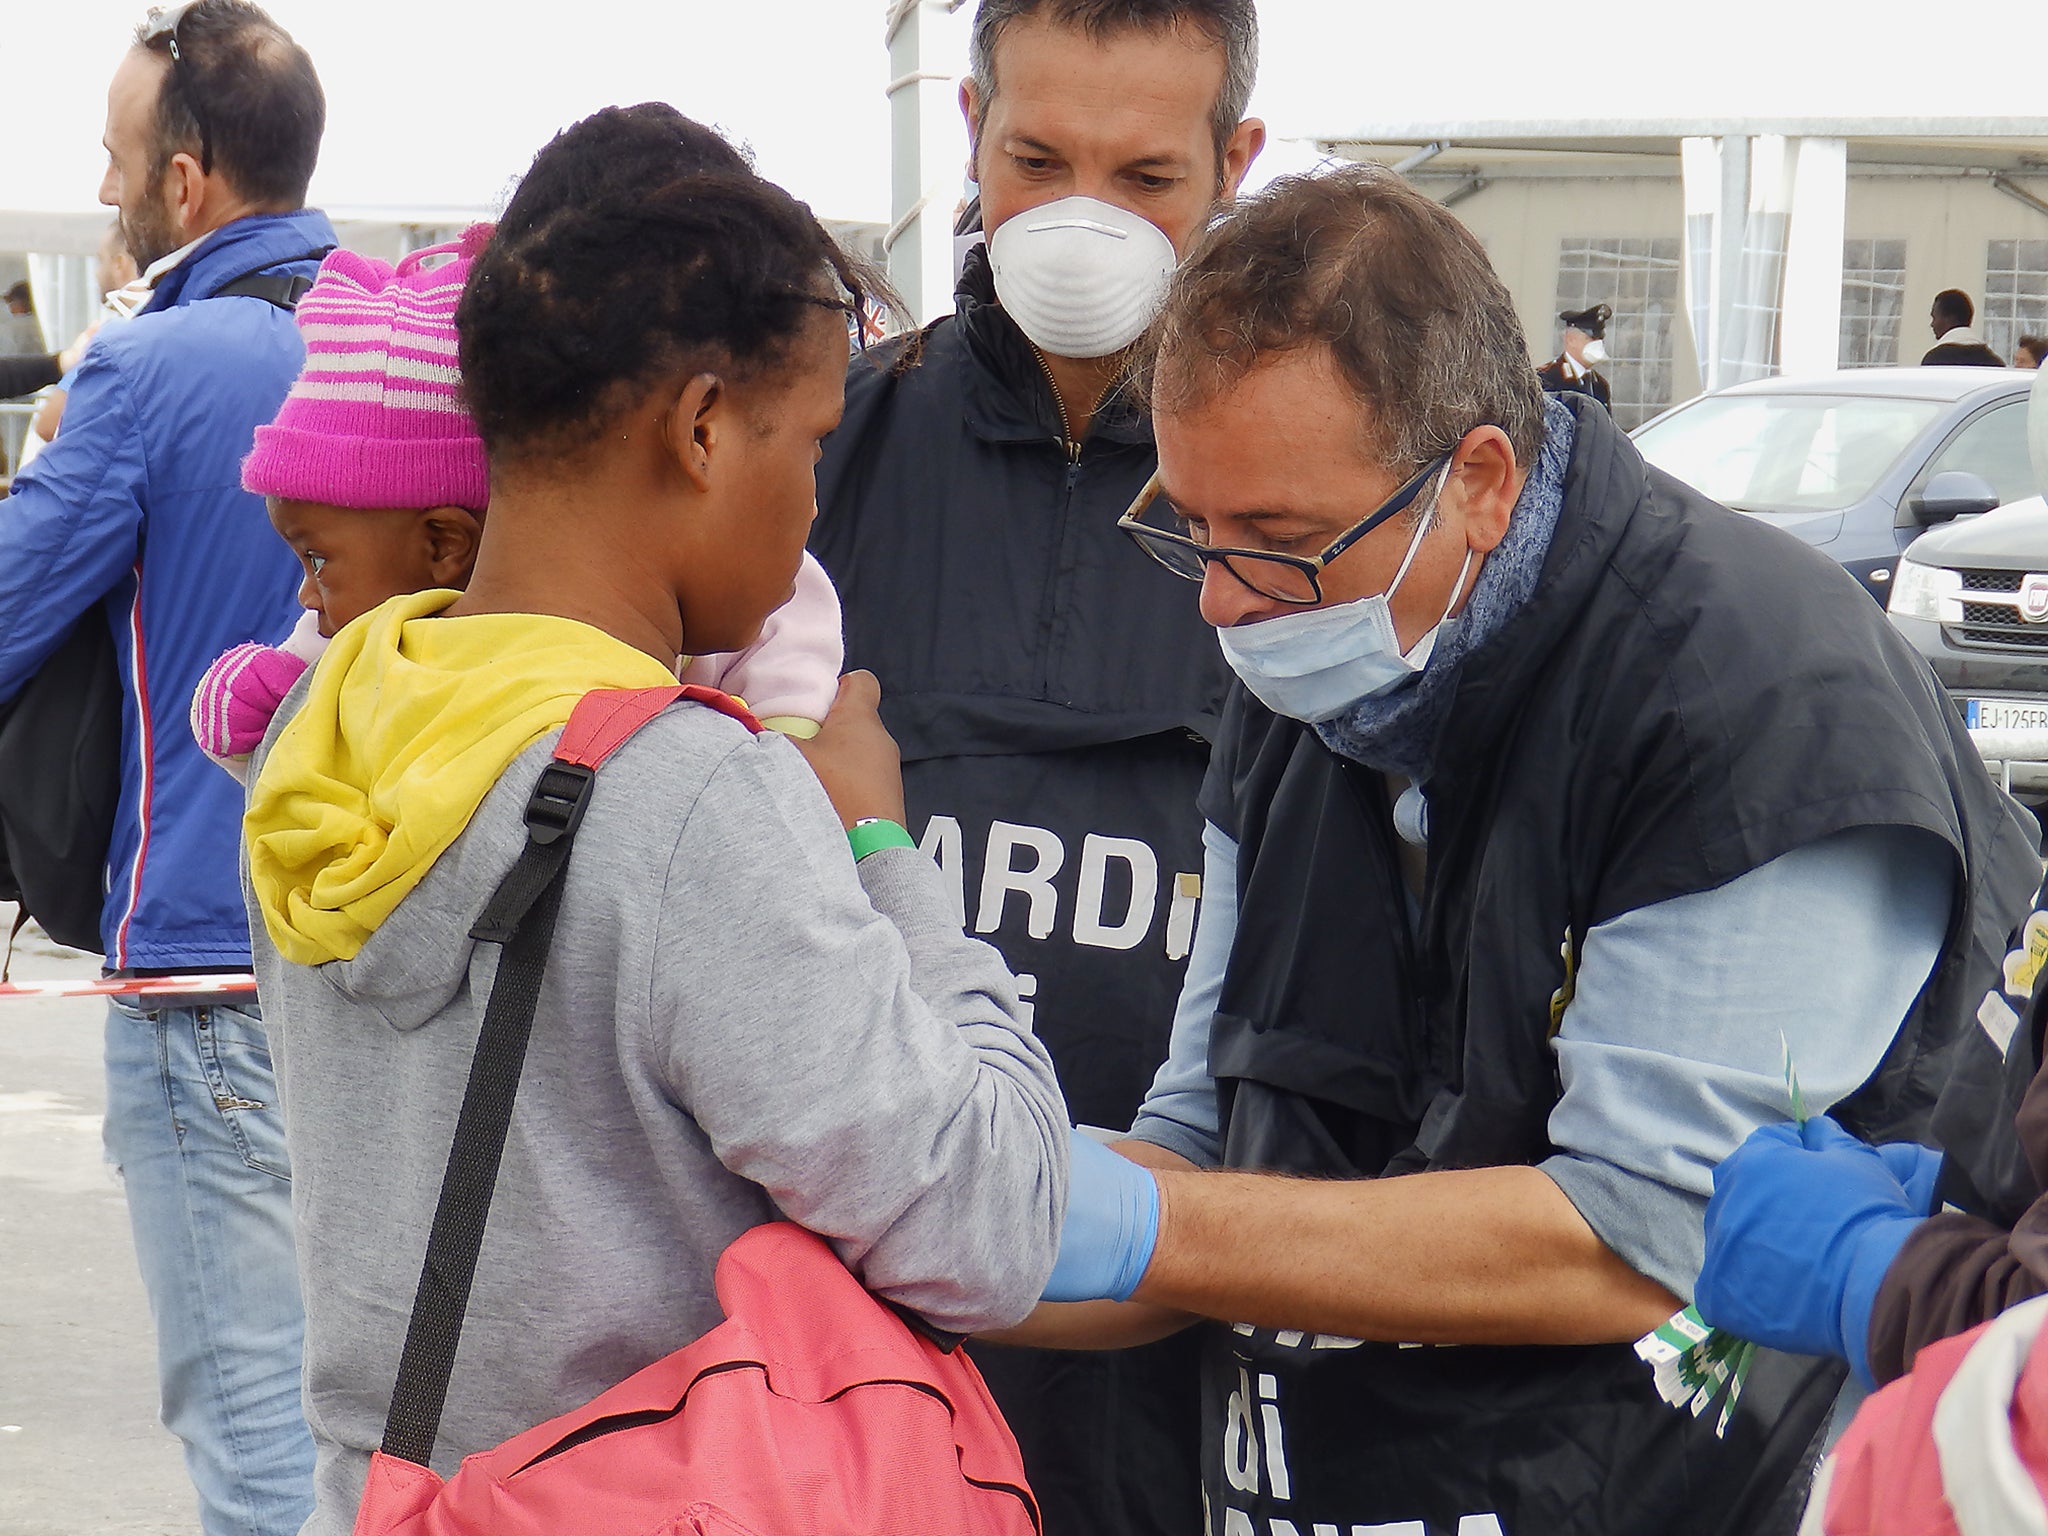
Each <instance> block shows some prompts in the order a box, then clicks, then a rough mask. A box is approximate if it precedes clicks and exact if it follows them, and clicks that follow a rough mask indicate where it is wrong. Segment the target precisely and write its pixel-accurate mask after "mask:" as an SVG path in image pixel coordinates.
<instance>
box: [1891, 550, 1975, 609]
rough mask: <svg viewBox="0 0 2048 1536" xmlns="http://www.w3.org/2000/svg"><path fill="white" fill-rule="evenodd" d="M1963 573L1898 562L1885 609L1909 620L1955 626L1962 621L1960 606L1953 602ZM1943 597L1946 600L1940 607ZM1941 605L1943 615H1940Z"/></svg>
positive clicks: (1959, 588) (1960, 590)
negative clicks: (1944, 611)
mask: <svg viewBox="0 0 2048 1536" xmlns="http://www.w3.org/2000/svg"><path fill="white" fill-rule="evenodd" d="M1962 591H1963V573H1962V572H1961V571H1951V570H1949V569H1947V568H1946V567H1943V566H1939V565H1922V564H1921V563H1920V562H1919V561H1917V560H1901V561H1900V562H1899V570H1898V574H1897V575H1896V576H1894V577H1893V578H1892V596H1891V601H1890V602H1889V603H1887V604H1886V605H1885V606H1886V607H1887V608H1889V609H1890V610H1891V611H1892V612H1893V613H1896V614H1899V615H1901V616H1903V617H1905V618H1909V619H1925V620H1927V621H1928V622H1929V623H1930V624H1940V623H1942V622H1944V621H1946V622H1948V623H1951V624H1957V623H1961V622H1962V617H1963V613H1962V604H1961V603H1960V602H1959V601H1956V599H1958V598H1960V597H1961V596H1962ZM1943 598H1948V599H1950V601H1949V602H1948V603H1947V604H1945V605H1944V603H1943V602H1942V599H1943ZM1944 606H1945V607H1946V608H1947V610H1948V611H1947V612H1946V613H1943V611H1942V610H1943V608H1944Z"/></svg>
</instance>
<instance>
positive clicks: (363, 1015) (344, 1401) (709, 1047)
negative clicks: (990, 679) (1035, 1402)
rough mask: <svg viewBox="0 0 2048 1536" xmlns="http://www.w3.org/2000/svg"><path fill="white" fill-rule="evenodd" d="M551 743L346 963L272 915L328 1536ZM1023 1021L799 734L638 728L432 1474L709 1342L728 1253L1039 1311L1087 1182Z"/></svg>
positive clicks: (561, 964) (586, 858) (275, 992)
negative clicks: (1073, 1183) (801, 749)
mask: <svg viewBox="0 0 2048 1536" xmlns="http://www.w3.org/2000/svg"><path fill="white" fill-rule="evenodd" d="M296 702H297V701H296V699H294V700H289V701H287V706H286V708H287V710H288V711H289V710H290V709H292V708H293V707H295V705H296ZM282 720H283V715H282V714H281V715H280V722H279V723H280V724H281V723H282ZM556 734H558V733H551V734H550V735H549V736H548V737H547V738H546V739H545V740H544V741H542V742H541V743H538V744H536V745H535V746H534V747H532V748H529V749H528V750H527V752H526V753H525V754H524V755H523V756H522V757H520V758H519V759H518V760H517V761H516V762H514V764H513V765H512V767H511V768H510V769H509V770H508V771H507V772H506V773H505V774H504V776H503V777H502V778H501V779H500V780H499V781H498V783H497V785H496V787H495V788H494V789H493V790H492V791H491V792H490V794H489V795H488V797H487V798H486V799H485V800H484V802H483V803H482V805H481V806H480V807H479V809H478V810H477V812H476V814H475V817H474V819H473V820H472V821H471V822H470V824H469V826H468V828H467V829H466V830H465V831H464V833H463V834H462V836H461V837H460V838H459V839H458V840H457V841H456V842H455V844H454V845H453V846H452V847H451V848H450V849H449V850H448V851H447V852H445V853H443V854H442V855H441V857H440V858H439V859H438V860H437V861H436V862H435V864H434V867H433V868H432V869H431V870H430V871H429V872H428V874H427V875H426V877H425V879H424V880H423V881H422V882H421V883H420V884H419V885H418V886H417V887H416V888H415V889H414V890H413V891H412V893H411V894H410V895H409V896H408V897H407V898H406V899H405V901H404V902H403V903H402V904H401V905H400V906H399V907H398V909H397V911H396V912H395V913H394V914H393V915H392V916H391V917H390V918H389V919H388V920H387V921H386V922H385V923H384V924H383V925H382V927H380V928H379V929H378V930H377V932H375V933H374V934H373V935H372V936H371V937H370V939H369V941H368V942H367V943H366V944H365V945H364V947H363V949H362V951H361V952H360V954H358V955H357V957H356V958H355V959H353V960H348V961H334V962H331V963H329V964H326V965H323V966H319V967H317V968H314V967H305V966H298V965H291V964H287V963H285V962H284V961H283V960H282V959H281V958H280V957H279V955H278V953H277V951H276V949H275V947H274V946H273V945H272V944H271V943H270V942H269V939H268V936H267V935H266V933H265V931H264V925H263V919H262V916H261V913H260V912H259V911H258V910H257V908H256V906H255V904H254V902H253V899H252V901H251V906H250V914H251V929H252V931H253V933H254V935H255V939H256V970H257V975H258V979H259V981H260V984H261V991H262V998H263V1008H264V1016H265V1019H266V1021H267V1023H268V1025H269V1031H270V1037H271V1048H272V1052H273V1056H274V1059H275V1063H276V1068H277V1077H278V1083H279V1091H280V1094H281V1097H282V1101H283V1109H284V1114H285V1124H286V1131H287V1137H288V1142H289V1148H290V1154H291V1161H292V1174H293V1180H292V1205H293V1210H294V1213H295V1215H296V1217H297V1221H298V1243H299V1267H300V1274H301V1279H302V1283H303V1287H304V1291H305V1299H306V1348H305V1394H306V1408H307V1417H308V1419H309V1421H310V1423H311V1425H312V1429H313V1434H314V1438H315V1441H316V1443H317V1446H318V1450H319V1465H318V1471H317V1508H316V1511H315V1514H314V1516H313V1519H312V1520H311V1522H310V1523H308V1524H307V1526H306V1527H305V1536H346V1533H347V1532H348V1531H349V1530H350V1528H351V1526H352V1523H353V1520H354V1517H355V1510H356V1505H357V1503H358V1501H359V1500H360V1497H361V1493H362V1488H363V1480H364V1477H365V1475H366V1473H367V1470H368V1466H369V1457H370V1452H371V1451H372V1450H373V1449H374V1448H375V1447H376V1446H377V1444H378V1442H379V1440H380V1439H381V1437H382V1434H383V1426H384V1416H385V1412H386V1409H387V1407H388V1405H389V1401H390V1392H391V1386H392V1382H393V1379H394V1377H395V1374H396V1372H397V1369H398V1358H399V1352H400V1348H401V1345H402V1343H403V1340H404V1334H405V1326H406V1320H407V1316H408V1313H409V1311H410V1308H411V1305H412V1298H413V1291H414V1287H415V1285H416V1284H417V1281H418V1277H419V1267H420V1258H421V1254H422V1253H423V1252H424V1249H425V1246H426V1238H427V1231H428V1227H429V1225H430V1223H431V1219H432V1214H433V1209H434V1202H435V1198H436V1196H437V1194H438V1192H439V1188H440V1182H441V1174H442V1170H443V1167H444V1166H445V1163H446V1160H447V1154H448V1143H449V1137H450V1135H451V1133H452V1131H453V1128H454V1124H455V1116H456V1110H457V1107H458V1105H459V1104H460V1102H461V1098H462V1091H463V1087H464V1083H465V1080H466V1078H467V1075H468V1071H469V1063H470V1057H471V1053H472V1051H473V1050H474V1047H475V1044H476V1037H477V1030H478V1027H479V1025H480V1023H481V1021H482V1016H483V1007H484V1003H485V1001H486V999H487V998H488V996H489V993H490V988H491V979H492V976H493V975H494V973H495V971H496V968H497V963H498V957H499V950H498V948H497V947H496V946H494V945H485V944H478V943H476V942H474V941H472V940H471V939H470V938H469V936H468V930H469V927H470V924H471V923H472V922H473V921H475V919H476V916H477V914H478V913H479V912H480V911H481V910H482V909H483V905H484V903H485V901H486V899H487V898H488V897H489V895H490V893H491V892H492V891H493V890H494V889H495V888H496V886H497V884H498V882H499V880H500V879H501V878H502V877H503V876H504V874H505V872H506V871H507V870H508V869H510V868H511V866H512V863H513V861H514V860H515V858H516V857H517V855H518V853H519V850H520V848H521V847H522V846H523V844H524V841H525V829H524V825H523V822H522V815H523V812H524V809H525V804H526V798H527V794H528V791H529V790H530V788H531V787H532V785H533V783H534V780H535V778H536V777H537V776H538V774H539V773H540V770H541V768H542V765H543V764H544V762H545V761H546V759H547V757H548V754H549V752H550V751H551V750H552V747H553V745H554V741H555V739H556ZM275 739H276V727H273V731H272V736H271V740H272V741H275ZM266 750H267V749H266ZM257 766H258V767H259V769H260V761H259V764H258V765H257ZM1027 1017H1028V1015H1026V1014H1025V1013H1024V1011H1023V1010H1022V1008H1021V1007H1020V1005H1019V1003H1018V1000H1017V995H1016V990H1015V986H1014V983H1013V981H1012V979H1011V977H1010V975H1009V973H1008V971H1006V970H1005V968H1004V966H1003V962H1002V960H1001V958H1000V957H999V956H998V955H997V954H996V952H995V951H994V950H993V949H991V948H989V947H988V946H987V945H985V944H981V943H979V942H976V941H974V940H970V939H967V938H965V937H963V935H962V934H961V932H960V929H959V927H958V924H957V922H956V920H955V919H954V917H953V916H952V913H951V907H950V902H949V898H948V896H947V894H946V891H945V889H944V886H943V884H942V882H941V880H940V877H939V873H938V870H937V869H936V867H935V866H933V864H932V863H931V862H930V860H928V859H927V858H925V857H924V856H923V855H922V854H919V853H917V852H915V851H913V850H910V849H891V850H886V851H884V852H880V853H876V854H872V855H870V856H869V857H868V858H866V859H864V860H863V861H862V862H861V863H860V864H859V866H858V867H856V866H855V865H854V863H853V861H852V859H851V857H850V856H849V854H848V851H847V844H846V837H845V834H844V833H843V832H842V831H841V829H840V826H839V822H838V819H837V818H836V816H835V815H834V814H833V811H832V808H831V806H830V804H829V803H828V802H827V800H826V798H825V796H824V793H823V791H822V790H821V789H820V787H819V785H818V782H817V779H816V778H815V777H814V776H813V775H812V773H811V771H810V769H809V767H808V765H807V764H805V762H804V761H803V759H802V758H801V756H800V755H799V754H798V753H797V752H796V750H795V749H794V748H793V747H791V746H790V745H789V743H788V742H786V741H784V740H782V739H781V738H779V737H773V736H765V737H760V738H756V737H753V736H750V735H749V734H748V733H747V732H746V730H745V729H744V728H742V727H741V726H739V725H738V724H737V723H735V722H734V721H732V720H730V719H727V718H726V717H724V716H722V715H719V714H717V713H715V712H713V711H711V710H709V709H705V708H703V707H701V706H697V705H680V706H677V707H674V708H671V709H670V710H669V711H668V712H667V713H666V714H664V715H663V716H662V717H661V718H660V719H658V720H656V721H654V722H653V723H652V724H650V725H649V726H647V727H646V728H645V729H643V730H642V731H641V732H640V733H639V734H638V735H637V736H636V737H634V738H633V740H632V741H630V742H629V743H628V744H627V745H626V746H625V747H624V748H623V749H622V750H621V751H620V752H619V753H618V755H617V756H615V757H614V758H613V759H612V760H611V761H610V762H609V763H607V764H606V765H605V766H604V768H603V769H602V770H601V771H600V772H599V774H598V777H597V784H596V787H595V790H594V793H593V797H592V801H591V805H590V809H589V813H588V815H587V816H586V818H585V820H584V822H583V825H582V828H581V830H580V831H579V833H578V834H577V838H576V844H575V849H574V852H573V854H572V856H571V860H570V864H569V874H568V885H567V889H566V891H565V896H564V901H563V907H562V915H561V919H560V925H559V927H558V928H557V930H556V935H555V941H554V947H553V950H552V952H551V954H550V956H549V961H548V970H547V980H546V984H545V986H544V988H543V990H542V994H541V1002H540V1009H539V1012H538V1015H537V1017H536V1019H535V1022H534V1030H533V1041H532V1046H531V1049H530V1051H529V1054H528V1056H527V1060H526V1067H525V1073H524V1076H523V1077H522V1079H521V1083H520V1091H519V1099H518V1106H517V1110H516V1112H515V1114H514V1118H513V1122H512V1129H511V1135H510V1138H509V1141H508V1144H507V1147H506V1152H505V1161H504V1165H503V1169H502V1171H501V1172H500V1174H499V1176H498V1185H497V1196H496V1201H495V1203H494V1205H493V1206H492V1210H491V1219H490V1226H489V1229H488V1232H487V1234H486V1237H485V1240H484V1246H483V1253H482V1258H481V1261H480V1263H479V1266H478V1273H477V1280H476V1287H475V1291H474V1293H473V1296H472V1299H471V1301H470V1307H469V1317H468V1323H467V1326H466V1328H465V1330H464V1332H463V1336H462V1347H461V1351H460V1354H459V1356H458V1357H457V1360H456V1365H455V1375H454V1380H453V1382H452V1384H451V1387H450V1392H449V1398H448V1404H447V1409H446V1412H445V1414H444V1416H443V1418H442V1421H441V1435H440V1439H439V1440H438V1441H437V1443H436V1447H435V1454H434V1458H433V1465H434V1468H435V1470H436V1471H438V1472H441V1473H442V1474H444V1475H445V1474H447V1473H449V1472H452V1471H453V1470H454V1467H455V1464H456V1463H457V1462H458V1461H459V1459H460V1458H461V1457H462V1456H463V1455H466V1454H468V1453H470V1452H473V1451H478V1450H482V1449H485V1448H487V1447H489V1446H492V1445H495V1444H497V1443H498V1442H499V1441H501V1440H503V1439H505V1438H507V1437H509V1436H511V1435H513V1434H516V1433H518V1432H519V1431H521V1430H524V1429H527V1428H529V1427H530V1426H532V1425H534V1424H537V1423H540V1422H542V1421H544V1420H546V1419H548V1418H551V1417H553V1416H555V1415H556V1414H560V1413H563V1412H566V1411H568V1410H569V1409H572V1408H575V1407H577V1406H579V1405H581V1404H582V1403H584V1402H586V1401H588V1400H589V1399H590V1398H592V1397H594V1396H596V1395H597V1394H598V1393H599V1392H602V1391H603V1390H605V1389H606V1388H607V1387H610V1386H612V1385H613V1384H614V1383H616V1382H618V1381H620V1380H621V1379H623V1378H624V1377H626V1376H628V1375H630V1374H631V1373H632V1372H634V1371H636V1370H638V1369H639V1368H641V1367H642V1366H645V1365H647V1364H649V1363H651V1362H652V1361H654V1360H657V1359H659V1358H661V1357H662V1356H663V1355H665V1354H668V1353H670V1352H671V1351H673V1350H676V1349H678V1348H680V1347H682V1346H683V1345H685V1344H687V1343H689V1342H690V1341H691V1340H692V1339H695V1338H696V1337H697V1336H698V1335H700V1334H702V1333H703V1332H705V1331H706V1330H707V1329H709V1328H711V1327H712V1326H714V1325H715V1324H717V1323H718V1322H719V1321H720V1318H721V1313H720V1311H719V1308H718V1304H717V1301H716V1299H715V1297H714V1295H713V1292H712V1270H713V1266H714V1265H715V1264H716V1262H717V1260H718V1256H719V1254H720V1253H721V1252H723V1251H724V1249H725V1247H726V1245H727V1244H729V1243H730V1242H731V1241H732V1240H733V1239H734V1238H735V1237H737V1236H738V1235H739V1234H740V1233H742V1232H744V1231H746V1230H747V1229H748V1228H749V1227H752V1226H755V1225H757V1224H758V1223H761V1222H764V1221H772V1220H776V1219H778V1218H779V1217H787V1218H789V1219H790V1220H793V1221H797V1222H801V1223H802V1224H803V1225H804V1226H806V1227H809V1228H811V1229H812V1230H813V1231H816V1232H819V1233H821V1234H823V1235H824V1236H826V1237H827V1238H829V1239H831V1241H832V1244H833V1246H834V1247H835V1248H836V1249H837V1250H838V1252H839V1253H840V1255H841V1256H842V1257H843V1258H844V1259H845V1261H846V1263H847V1264H848V1265H849V1266H850V1267H851V1268H852V1269H853V1270H854V1272H855V1273H856V1274H858V1275H859V1276H860V1277H861V1278H862V1279H863V1280H864V1281H865V1282H866V1283H867V1285H868V1286H869V1288H870V1289H872V1290H874V1291H875V1292H877V1293H878V1294H879V1295H882V1296H884V1297H886V1298H888V1299H890V1300H892V1301H895V1302H899V1303H901V1304H903V1305H904V1306H907V1307H910V1308H912V1309H914V1310H915V1311H917V1312H919V1313H921V1314H923V1315H924V1316H925V1317H927V1318H929V1319H930V1320H931V1321H932V1322H933V1323H935V1324H937V1325H938V1326H939V1327H941V1328H944V1329H949V1330H955V1331H959V1332H969V1331H974V1330H979V1329H984V1328H989V1327H994V1326H1000V1325H1005V1324H1009V1323H1013V1322H1015V1321H1017V1320H1018V1319H1020V1318H1021V1317H1022V1316H1023V1315H1024V1314H1025V1313H1026V1312H1028V1311H1029V1310H1030V1308H1031V1306H1032V1304H1033V1303H1034V1302H1035V1301H1036V1300H1037V1297H1038V1294H1039V1291H1040V1289H1041V1287H1042V1286H1043V1284H1044V1281H1045V1279H1046V1276H1047V1275H1048V1274H1049V1273H1050V1271H1051V1268H1052V1262H1053V1257H1054V1254H1055V1250H1056V1247H1057V1243H1058V1234H1059V1228H1060V1221H1061V1218H1062V1215H1063V1211H1064V1205H1065V1199H1066V1177H1067V1167H1066V1135H1067V1131H1066V1112H1065V1106H1064V1104H1063V1102H1062V1100H1061V1098H1060V1093H1059V1088H1058V1085H1057V1083H1056V1082H1055V1080H1054V1077H1053V1071H1052V1065H1051V1062H1050V1061H1049V1059H1048V1058H1047V1056H1046V1053H1045V1051H1044V1049H1043V1048H1042V1047H1041V1046H1040V1045H1039V1044H1038V1042H1037V1041H1036V1040H1035V1039H1033V1038H1032V1035H1031V1033H1030V1029H1029V1026H1028V1024H1027V1022H1026V1019H1027Z"/></svg>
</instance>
